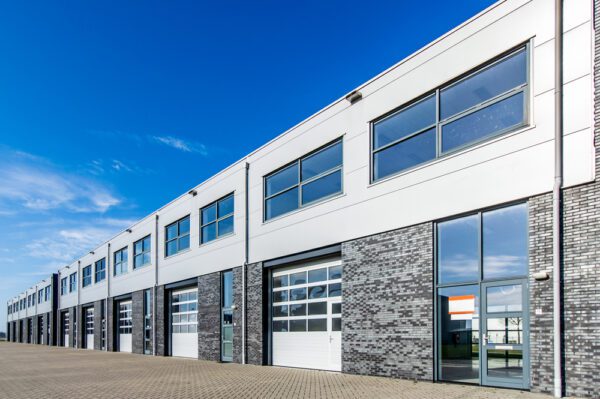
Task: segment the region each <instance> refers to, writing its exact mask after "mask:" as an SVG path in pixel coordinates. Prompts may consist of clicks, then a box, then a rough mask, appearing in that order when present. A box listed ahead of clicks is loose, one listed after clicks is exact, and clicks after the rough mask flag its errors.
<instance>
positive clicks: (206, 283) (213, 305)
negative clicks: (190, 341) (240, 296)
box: [198, 272, 221, 361]
mask: <svg viewBox="0 0 600 399" xmlns="http://www.w3.org/2000/svg"><path fill="white" fill-rule="evenodd" d="M220 326H221V273H220V272H216V273H211V274H205V275H203V276H200V277H198V358H199V359H201V360H213V361H219V360H221V328H220Z"/></svg>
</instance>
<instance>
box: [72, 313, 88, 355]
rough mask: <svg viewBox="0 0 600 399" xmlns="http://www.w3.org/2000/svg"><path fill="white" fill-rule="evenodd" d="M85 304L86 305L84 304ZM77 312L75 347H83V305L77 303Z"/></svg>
mask: <svg viewBox="0 0 600 399" xmlns="http://www.w3.org/2000/svg"><path fill="white" fill-rule="evenodd" d="M86 306H87V305H86ZM75 309H76V312H77V348H80V349H81V348H85V337H84V335H85V316H84V315H85V311H84V307H83V306H81V305H79V306H77V307H76V308H75Z"/></svg>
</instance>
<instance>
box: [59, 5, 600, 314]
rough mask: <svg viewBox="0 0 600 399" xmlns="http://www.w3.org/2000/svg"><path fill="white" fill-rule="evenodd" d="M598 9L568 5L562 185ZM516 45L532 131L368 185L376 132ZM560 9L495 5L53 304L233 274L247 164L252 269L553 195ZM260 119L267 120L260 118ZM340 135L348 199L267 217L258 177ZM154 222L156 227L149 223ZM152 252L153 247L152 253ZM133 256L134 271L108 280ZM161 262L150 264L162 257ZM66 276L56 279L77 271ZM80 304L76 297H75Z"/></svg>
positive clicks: (182, 200)
mask: <svg viewBox="0 0 600 399" xmlns="http://www.w3.org/2000/svg"><path fill="white" fill-rule="evenodd" d="M592 35H593V26H592V3H591V0H587V1H585V0H565V4H564V52H565V54H564V86H563V91H564V107H565V108H564V113H565V114H564V146H565V147H564V154H565V157H564V158H565V159H564V162H565V163H564V172H565V185H566V186H573V185H577V184H581V183H584V182H589V181H592V180H593V179H594V178H595V176H594V173H595V169H594V145H593V131H592V122H593V114H592V110H593V97H592V85H593V81H592V60H593V46H592ZM523 43H529V49H530V76H529V82H530V96H529V97H530V98H529V104H528V105H529V111H530V112H529V121H528V126H526V127H524V128H522V129H520V130H517V131H514V132H511V133H509V134H505V135H502V136H499V137H496V138H493V139H490V140H487V141H484V142H482V143H479V144H477V145H474V146H471V147H468V148H466V149H464V150H461V151H458V152H455V153H452V154H450V155H448V156H444V157H441V158H438V159H436V160H434V161H431V162H428V163H425V164H423V165H421V166H419V167H417V168H414V169H411V170H409V171H406V172H404V173H401V174H398V175H396V176H393V177H391V178H387V179H384V180H382V181H378V182H376V183H371V182H370V178H369V175H370V137H369V136H370V124H371V122H372V121H373V120H375V119H377V118H378V117H380V116H381V115H384V114H386V113H387V112H389V111H392V110H394V109H396V108H398V107H399V106H401V105H403V104H405V103H407V102H410V101H411V100H413V99H415V98H417V97H419V96H421V95H423V94H425V93H428V92H431V91H432V90H433V89H435V88H436V87H438V86H440V85H442V84H444V83H446V82H448V81H450V80H452V79H454V78H456V77H458V76H460V75H461V74H464V73H465V72H468V71H470V70H472V69H473V68H475V67H477V66H479V65H481V64H483V63H485V62H486V61H488V60H490V59H492V58H494V57H496V56H498V55H500V54H502V53H504V52H506V51H508V50H510V49H512V48H514V47H515V46H518V45H520V44H523ZM553 57H554V8H553V3H552V2H551V1H547V0H505V1H498V2H497V3H495V4H494V5H492V6H491V7H489V8H487V9H486V10H484V11H483V12H481V13H480V14H478V15H477V16H475V17H474V18H472V19H470V20H469V21H467V22H465V23H464V24H462V25H461V26H459V27H457V28H456V29H454V30H452V31H451V32H449V33H447V34H446V35H444V36H443V37H441V38H439V39H437V40H436V41H434V42H432V43H430V44H429V45H427V46H425V47H423V48H422V49H421V50H419V51H417V52H416V53H414V54H413V55H411V56H410V57H408V58H406V59H405V60H403V61H401V62H400V63H398V64H397V65H395V66H393V67H391V68H390V69H388V70H387V71H385V72H383V73H382V74H380V75H379V76H377V77H375V78H373V79H372V80H370V81H369V82H367V83H365V84H364V85H362V86H361V87H359V88H358V89H359V90H360V92H361V93H362V100H360V101H358V102H356V103H355V104H352V105H351V104H350V103H349V102H348V101H346V100H345V99H343V98H342V99H340V100H338V101H336V102H334V103H333V104H331V105H329V106H327V107H326V108H324V109H323V110H321V111H319V112H318V113H317V114H315V115H313V116H311V117H310V118H308V119H306V120H305V121H303V122H301V123H300V124H298V125H297V126H295V127H293V128H292V129H290V130H288V131H287V132H285V133H284V134H282V135H280V136H278V137H277V138H275V139H274V140H272V141H270V142H269V143H267V144H265V145H264V146H263V147H261V148H259V149H257V150H256V151H254V152H253V153H251V154H249V155H248V156H247V157H245V158H244V159H242V160H240V161H239V162H237V163H235V164H233V165H231V166H230V167H228V168H227V169H225V170H223V171H222V172H220V173H218V174H217V175H215V176H213V177H212V178H210V179H208V180H207V181H205V182H203V183H202V184H200V185H198V186H197V187H196V188H195V189H194V190H195V191H196V193H197V195H195V196H193V195H190V194H187V193H186V194H184V195H182V196H181V197H179V198H177V199H175V200H174V201H172V202H171V203H169V204H167V205H165V206H164V207H163V208H161V209H159V210H158V211H156V212H154V213H153V214H151V215H149V216H148V217H146V218H145V219H143V220H142V221H140V222H138V223H136V224H135V225H134V226H132V227H131V233H129V232H123V233H120V234H119V235H117V236H116V237H114V238H113V239H111V240H110V241H109V243H110V246H109V245H108V244H104V245H102V246H101V247H99V248H98V249H95V250H94V255H86V256H85V257H83V258H82V259H81V265H80V266H81V267H84V266H86V265H88V264H93V262H95V261H96V260H98V259H100V258H102V257H106V258H107V270H106V275H107V279H106V280H105V281H104V282H102V283H100V284H98V285H96V284H92V286H90V287H86V288H84V289H82V288H81V286H80V288H79V290H78V292H75V293H69V294H67V295H64V296H61V297H60V308H61V309H64V308H67V307H70V306H74V305H76V304H77V303H79V304H85V303H89V302H92V301H95V300H98V299H102V298H106V297H112V296H117V295H121V294H125V293H129V292H132V291H136V290H140V289H144V288H149V287H152V286H154V285H155V284H157V285H162V284H168V283H171V282H175V281H180V280H184V279H188V278H192V277H196V276H198V275H202V274H207V273H211V272H215V271H219V270H226V269H229V268H232V267H236V266H240V265H242V264H243V262H244V260H245V246H244V241H245V225H244V224H245V219H246V215H245V198H244V196H245V184H246V178H245V169H246V162H247V163H248V164H249V165H250V166H249V198H248V200H249V214H248V218H249V221H250V222H249V234H250V235H249V243H250V244H249V254H250V259H249V261H250V262H251V263H252V262H257V261H263V260H268V259H273V258H277V257H280V256H285V255H289V254H294V253H298V252H301V251H305V250H310V249H314V248H319V247H323V246H326V245H330V244H335V243H340V242H343V241H347V240H351V239H355V238H358V237H363V236H367V235H371V234H376V233H379V232H383V231H387V230H392V229H398V228H402V227H405V226H409V225H413V224H416V223H422V222H426V221H431V220H436V219H439V218H443V217H448V216H452V215H456V214H460V213H463V212H467V211H471V210H475V209H480V208H484V207H487V206H493V205H497V204H501V203H504V202H508V201H513V200H518V199H524V198H527V197H530V196H533V195H537V194H541V193H545V192H549V191H551V189H552V184H553V154H554V140H553V137H554V122H553V121H554V108H553V107H554V77H553V76H554V71H553V65H554V59H553ZM264 117H265V118H268V115H265V116H264ZM339 137H343V148H344V154H343V162H344V163H343V187H344V191H343V193H342V195H340V196H337V197H335V198H332V199H329V200H326V201H323V202H320V203H316V204H314V205H311V206H308V207H305V208H303V209H300V210H297V211H294V212H291V213H289V214H287V215H284V216H281V217H279V218H277V219H274V220H271V221H268V222H264V221H263V178H264V176H265V175H267V174H269V173H270V172H272V171H274V170H275V169H277V168H279V167H281V166H283V165H285V164H287V163H289V162H291V161H293V160H295V159H297V158H299V157H301V156H303V155H305V154H306V153H308V152H310V151H312V150H314V149H316V148H318V147H320V146H322V145H324V144H326V143H328V142H330V141H332V140H334V139H336V138H339ZM230 193H234V233H233V234H231V235H229V236H227V237H224V238H220V239H217V240H215V241H212V242H209V243H206V244H202V245H200V233H199V232H200V209H201V208H202V207H203V206H206V205H208V204H210V203H212V202H214V201H215V200H217V199H219V198H221V197H223V196H225V195H228V194H230ZM188 215H189V216H190V249H189V250H186V251H183V252H181V253H178V254H176V255H173V256H170V257H167V258H165V248H164V241H165V227H166V226H167V225H169V224H170V223H172V222H174V221H176V220H178V219H180V218H182V217H185V216H188ZM157 216H158V219H157ZM148 234H151V237H152V238H151V248H152V249H151V257H152V258H151V259H152V261H151V264H150V265H148V266H145V267H143V268H141V269H139V270H133V243H134V242H135V241H136V240H139V239H140V238H143V237H144V236H146V235H148ZM157 243H158V248H156V245H157ZM123 247H127V248H128V262H129V264H128V272H127V273H125V274H123V275H121V276H116V277H115V276H114V275H113V264H114V259H113V256H114V252H115V251H117V250H120V249H121V248H123ZM157 254H158V258H157ZM80 266H79V265H78V262H74V263H73V264H72V265H70V268H69V270H66V269H61V271H60V276H59V289H60V279H61V278H64V277H65V276H66V277H67V281H68V275H69V274H70V273H72V272H73V271H75V270H78V280H79V281H80V283H79V284H80V285H81V270H79V269H78V268H79V267H80ZM79 296H80V297H79Z"/></svg>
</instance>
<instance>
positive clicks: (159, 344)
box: [154, 285, 169, 356]
mask: <svg viewBox="0 0 600 399" xmlns="http://www.w3.org/2000/svg"><path fill="white" fill-rule="evenodd" d="M165 301H166V298H165V286H164V285H160V286H158V287H156V317H155V320H156V325H155V326H154V330H155V334H156V355H157V356H167V355H168V342H167V339H168V337H167V334H168V331H169V330H168V328H167V325H166V317H167V315H166V314H165V313H166V312H165V311H166V309H165V305H166V302H165Z"/></svg>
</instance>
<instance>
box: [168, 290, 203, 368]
mask: <svg viewBox="0 0 600 399" xmlns="http://www.w3.org/2000/svg"><path fill="white" fill-rule="evenodd" d="M170 318H171V355H172V356H176V357H189V358H194V359H196V358H198V288H186V289H181V290H176V291H172V292H171V316H170Z"/></svg>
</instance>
